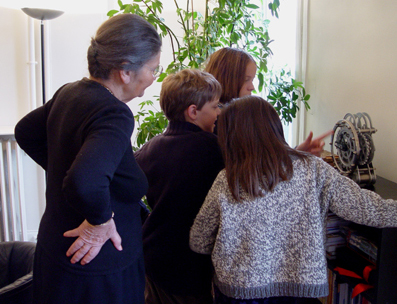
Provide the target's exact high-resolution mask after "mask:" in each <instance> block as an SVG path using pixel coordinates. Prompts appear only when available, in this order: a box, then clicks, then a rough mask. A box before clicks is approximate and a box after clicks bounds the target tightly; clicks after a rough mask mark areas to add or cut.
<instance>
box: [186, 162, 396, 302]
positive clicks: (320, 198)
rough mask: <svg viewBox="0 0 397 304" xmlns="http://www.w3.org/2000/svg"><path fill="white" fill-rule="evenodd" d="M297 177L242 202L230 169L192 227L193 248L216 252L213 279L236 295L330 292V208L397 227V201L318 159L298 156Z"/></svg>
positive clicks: (362, 220) (361, 221) (367, 222)
mask: <svg viewBox="0 0 397 304" xmlns="http://www.w3.org/2000/svg"><path fill="white" fill-rule="evenodd" d="M293 166H294V174H293V178H292V179H291V180H290V181H287V182H281V183H279V184H278V185H277V186H276V187H275V189H274V191H273V192H267V193H265V195H264V196H263V197H260V198H256V199H252V198H250V197H248V195H247V194H245V193H243V194H242V198H243V202H240V203H238V202H236V201H235V200H234V199H233V197H232V195H231V192H230V190H229V187H228V184H227V180H226V176H225V171H224V170H223V171H221V172H220V173H219V175H218V177H217V178H216V180H215V182H214V184H213V185H212V188H211V190H210V191H209V193H208V195H207V198H206V200H205V202H204V204H203V206H202V208H201V210H200V212H199V214H198V215H197V217H196V219H195V222H194V224H193V226H192V228H191V231H190V247H191V249H192V250H194V251H196V252H198V253H203V254H211V255H212V263H213V265H214V268H215V278H214V282H215V284H216V285H217V286H218V288H219V289H220V291H221V292H222V293H223V294H225V295H227V296H229V297H233V298H238V299H253V298H266V297H274V296H294V297H322V296H326V295H328V284H327V263H326V257H325V245H324V244H325V233H326V215H327V211H328V209H330V210H332V211H333V212H335V213H336V214H337V215H339V216H340V217H342V218H344V219H347V220H350V221H353V222H356V223H359V224H364V225H368V226H374V227H390V226H397V201H394V200H384V199H382V198H381V197H380V196H379V195H377V194H376V193H374V192H372V191H369V190H365V189H361V188H360V187H359V186H358V185H357V184H356V183H354V182H353V181H352V180H351V179H349V178H347V177H344V176H342V175H341V174H339V172H337V171H336V170H335V169H334V168H332V167H331V166H330V165H328V164H326V163H325V162H324V161H322V160H321V159H320V158H317V157H314V156H310V157H309V161H308V164H305V163H304V162H303V161H302V160H298V159H293Z"/></svg>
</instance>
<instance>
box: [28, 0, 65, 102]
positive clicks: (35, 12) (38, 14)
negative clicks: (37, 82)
mask: <svg viewBox="0 0 397 304" xmlns="http://www.w3.org/2000/svg"><path fill="white" fill-rule="evenodd" d="M22 11H23V12H24V13H25V14H26V15H28V16H30V17H32V18H34V19H38V20H40V21H41V82H42V84H41V85H42V93H43V94H42V95H43V104H45V102H46V96H45V95H46V94H45V69H44V21H45V20H51V19H55V18H57V17H59V16H60V15H62V14H63V12H62V11H57V10H50V9H42V8H27V7H25V8H23V9H22Z"/></svg>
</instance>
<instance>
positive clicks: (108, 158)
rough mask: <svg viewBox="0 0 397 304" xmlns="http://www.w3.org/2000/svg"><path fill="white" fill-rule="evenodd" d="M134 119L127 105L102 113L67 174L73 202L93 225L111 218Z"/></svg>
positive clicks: (68, 195) (66, 190) (69, 197)
mask: <svg viewBox="0 0 397 304" xmlns="http://www.w3.org/2000/svg"><path fill="white" fill-rule="evenodd" d="M133 128H134V118H133V115H132V113H131V111H130V110H129V109H128V108H127V107H117V106H110V107H108V108H106V109H104V110H103V111H101V112H99V113H98V114H97V115H96V117H95V118H93V122H92V123H91V124H90V127H89V128H88V130H87V136H86V138H85V140H84V142H83V144H82V146H81V148H80V151H79V153H78V154H77V156H76V158H75V159H74V161H73V163H72V165H71V167H70V168H69V170H68V171H67V173H66V177H65V178H64V181H63V189H62V190H63V193H64V195H65V197H66V199H67V201H68V203H69V204H70V205H72V206H73V207H74V208H75V209H76V210H78V211H79V213H81V214H82V215H83V216H84V218H86V219H87V221H88V222H89V223H91V224H93V225H97V224H101V223H104V222H106V221H107V220H109V218H110V217H111V214H112V209H111V205H110V188H109V186H110V183H111V182H112V179H113V176H114V174H115V172H116V169H117V168H118V167H119V165H120V162H121V159H122V158H123V157H124V155H125V153H126V150H127V149H131V140H130V138H131V135H132V131H133Z"/></svg>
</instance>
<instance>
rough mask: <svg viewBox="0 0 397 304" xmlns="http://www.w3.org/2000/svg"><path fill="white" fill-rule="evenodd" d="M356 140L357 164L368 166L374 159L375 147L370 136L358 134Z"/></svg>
mask: <svg viewBox="0 0 397 304" xmlns="http://www.w3.org/2000/svg"><path fill="white" fill-rule="evenodd" d="M358 138H359V140H360V148H361V153H360V159H359V161H358V164H359V165H360V166H363V165H366V164H369V163H371V162H372V160H373V158H374V152H375V146H374V142H373V140H372V137H371V135H369V134H368V133H358Z"/></svg>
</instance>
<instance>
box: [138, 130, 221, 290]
mask: <svg viewBox="0 0 397 304" xmlns="http://www.w3.org/2000/svg"><path fill="white" fill-rule="evenodd" d="M135 157H136V160H137V162H138V164H139V165H140V166H141V168H142V170H143V171H144V172H145V174H146V176H147V178H148V181H149V190H148V193H147V199H148V203H149V205H150V207H151V208H152V209H153V211H152V213H151V214H150V215H149V217H148V219H147V220H146V221H145V223H144V226H143V246H144V256H145V268H146V274H147V276H149V277H150V279H152V280H153V281H154V282H155V283H157V284H158V285H160V286H161V287H162V288H163V289H165V290H167V291H168V292H170V293H173V294H177V295H203V294H204V293H208V292H210V290H211V279H212V268H211V267H212V266H211V258H210V256H205V255H200V254H197V253H195V252H193V251H191V250H190V248H189V230H190V227H191V226H192V225H193V221H194V219H195V217H196V215H197V213H198V211H199V210H200V207H201V205H202V204H203V202H204V199H205V197H206V195H207V192H208V191H209V189H210V188H211V185H212V182H213V181H214V179H215V178H216V176H217V175H218V173H219V171H220V170H221V169H222V168H223V167H224V165H223V160H222V155H221V152H220V149H219V146H218V143H217V137H216V136H215V135H214V134H211V133H208V132H204V131H203V130H201V129H200V128H199V127H198V126H196V125H194V124H191V123H188V122H170V124H169V126H168V128H167V130H166V131H165V133H164V134H162V135H159V136H157V137H155V138H153V139H151V140H150V141H149V142H148V143H146V144H145V145H144V146H143V147H142V148H141V149H140V150H139V151H138V152H136V154H135Z"/></svg>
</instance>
